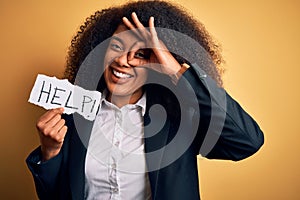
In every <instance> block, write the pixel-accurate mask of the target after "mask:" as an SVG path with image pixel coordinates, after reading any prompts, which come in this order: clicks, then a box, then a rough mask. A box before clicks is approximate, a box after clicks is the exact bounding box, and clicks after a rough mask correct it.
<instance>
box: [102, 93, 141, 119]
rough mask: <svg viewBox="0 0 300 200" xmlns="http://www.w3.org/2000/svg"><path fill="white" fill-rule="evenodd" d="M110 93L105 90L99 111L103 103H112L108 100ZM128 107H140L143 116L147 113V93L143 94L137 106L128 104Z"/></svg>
mask: <svg viewBox="0 0 300 200" xmlns="http://www.w3.org/2000/svg"><path fill="white" fill-rule="evenodd" d="M107 94H108V91H107V90H106V89H105V90H104V91H103V93H102V95H101V100H100V106H99V110H100V109H101V107H102V105H103V103H106V104H107V103H110V102H108V101H107V100H106V96H107ZM127 106H138V107H140V108H141V109H142V116H144V115H145V113H146V92H144V93H143V95H142V97H141V98H140V99H139V100H138V101H137V102H136V103H135V104H128V105H127Z"/></svg>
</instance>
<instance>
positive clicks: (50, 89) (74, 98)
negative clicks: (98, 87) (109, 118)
mask: <svg viewBox="0 0 300 200" xmlns="http://www.w3.org/2000/svg"><path fill="white" fill-rule="evenodd" d="M100 99H101V93H100V92H98V91H89V90H85V89H83V88H81V87H79V86H76V85H72V84H71V83H70V82H69V81H68V80H67V79H63V80H59V79H57V78H56V77H49V76H46V75H42V74H38V76H37V78H36V81H35V83H34V86H33V88H32V90H31V93H30V97H29V100H28V101H29V102H30V103H33V104H35V105H38V106H41V107H43V108H45V109H53V108H59V107H63V108H64V113H66V114H72V113H74V112H77V113H79V114H80V115H82V116H83V117H84V118H86V119H88V120H91V121H92V120H94V119H95V117H96V114H97V110H98V107H99V102H100Z"/></svg>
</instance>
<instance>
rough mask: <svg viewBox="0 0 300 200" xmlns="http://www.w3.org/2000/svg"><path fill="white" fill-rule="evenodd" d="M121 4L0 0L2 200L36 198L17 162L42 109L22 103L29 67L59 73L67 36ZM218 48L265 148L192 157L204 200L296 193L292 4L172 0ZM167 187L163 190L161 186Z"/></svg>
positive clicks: (298, 5) (299, 27) (296, 31)
mask: <svg viewBox="0 0 300 200" xmlns="http://www.w3.org/2000/svg"><path fill="white" fill-rule="evenodd" d="M120 2H124V1H121V0H84V1H83V0H81V1H80V0H64V1H61V0H43V1H41V0H26V1H17V0H0V28H1V31H0V48H1V50H0V64H1V68H0V69H1V78H0V80H1V84H0V88H1V105H0V106H1V107H0V108H1V112H2V114H1V118H0V123H1V134H0V140H1V146H0V156H1V157H0V159H1V165H0V174H1V177H0V197H1V199H36V195H35V191H34V185H33V180H32V177H31V175H30V174H29V171H28V170H27V168H26V166H25V162H24V160H25V158H26V156H27V155H28V153H29V152H30V151H31V150H32V149H33V148H35V146H36V145H38V143H39V140H38V136H37V133H36V131H35V121H36V119H37V118H38V116H40V115H41V114H42V113H43V112H44V110H43V109H42V108H39V107H37V106H34V105H31V104H29V103H27V99H28V97H29V93H30V91H31V88H32V86H33V83H34V81H35V78H36V75H37V74H38V73H43V74H47V75H55V76H61V74H62V72H63V68H64V63H65V55H66V50H67V47H68V45H69V44H70V40H71V37H72V36H73V35H74V33H75V31H76V30H77V29H78V27H79V25H80V24H81V23H82V22H83V21H84V19H85V18H86V17H87V16H89V15H90V14H92V13H93V12H94V11H96V10H97V9H101V8H104V7H107V6H109V5H113V4H118V3H120ZM177 2H178V3H181V4H182V5H184V6H185V7H186V8H187V9H188V10H189V11H190V12H192V13H193V14H194V15H195V16H196V17H197V18H198V19H199V20H200V21H202V22H203V23H204V24H205V25H206V28H207V29H208V30H209V31H210V32H211V33H212V35H213V36H214V37H215V38H216V39H217V40H218V41H219V42H220V43H221V44H222V46H223V53H224V56H225V59H226V61H227V64H226V69H227V71H226V74H225V77H224V79H225V88H226V89H227V91H228V92H229V93H230V94H231V95H232V96H233V97H234V98H235V99H237V100H238V101H239V102H240V103H241V105H242V106H243V107H244V108H245V109H246V110H247V111H248V112H249V113H250V114H251V115H252V116H253V117H254V118H255V119H256V120H257V122H258V123H259V124H260V126H261V128H262V129H263V131H264V133H265V145H264V146H263V148H262V149H261V150H260V151H259V152H258V153H257V154H255V155H254V156H252V157H250V158H248V159H246V160H243V161H241V162H236V163H235V162H230V161H215V160H206V159H204V158H201V159H199V163H200V182H201V192H202V198H203V199H205V200H221V199H222V200H223V199H226V200H227V199H230V200H241V199H243V200H244V199H249V200H250V199H251V200H252V199H259V200H260V199H272V200H277V199H278V200H281V199H295V200H296V199H300V191H299V189H300V187H299V186H300V172H299V171H300V156H299V153H300V152H299V149H300V136H299V134H300V128H299V127H300V126H299V124H300V121H299V114H300V107H299V102H300V95H299V86H300V85H299V73H300V69H299V58H300V56H299V54H300V47H299V46H300V39H299V38H300V22H299V19H300V12H299V9H300V1H297V0H268V1H261V0H252V1H242V0H227V1H223V0H219V1H217V0H178V1H177ZM170 192H172V191H170Z"/></svg>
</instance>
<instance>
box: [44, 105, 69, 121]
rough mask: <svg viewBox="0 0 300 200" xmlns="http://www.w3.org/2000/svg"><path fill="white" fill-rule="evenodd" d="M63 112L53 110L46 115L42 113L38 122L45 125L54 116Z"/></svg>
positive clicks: (56, 109)
mask: <svg viewBox="0 0 300 200" xmlns="http://www.w3.org/2000/svg"><path fill="white" fill-rule="evenodd" d="M63 112H64V108H55V109H52V110H48V111H47V112H46V113H44V114H43V115H42V116H41V117H40V118H39V121H41V122H44V123H47V122H48V121H49V120H51V119H52V118H53V116H55V115H56V114H60V115H61V114H62V113H63Z"/></svg>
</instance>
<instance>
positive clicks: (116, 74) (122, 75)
mask: <svg viewBox="0 0 300 200" xmlns="http://www.w3.org/2000/svg"><path fill="white" fill-rule="evenodd" d="M112 71H113V74H114V75H115V76H117V77H118V78H130V77H131V75H129V74H124V73H122V72H118V71H116V70H114V69H113V70H112Z"/></svg>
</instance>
